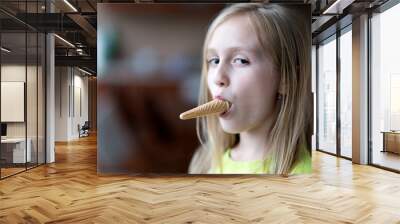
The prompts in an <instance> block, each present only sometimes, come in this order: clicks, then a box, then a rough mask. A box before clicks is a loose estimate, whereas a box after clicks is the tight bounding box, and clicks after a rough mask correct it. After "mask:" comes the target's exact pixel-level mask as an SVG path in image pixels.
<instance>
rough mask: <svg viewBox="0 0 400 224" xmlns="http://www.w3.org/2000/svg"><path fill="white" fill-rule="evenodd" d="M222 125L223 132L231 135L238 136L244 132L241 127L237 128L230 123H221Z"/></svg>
mask: <svg viewBox="0 0 400 224" xmlns="http://www.w3.org/2000/svg"><path fill="white" fill-rule="evenodd" d="M220 125H221V128H222V130H224V132H226V133H229V134H238V133H240V132H241V131H242V130H241V129H240V128H239V127H237V126H236V125H234V124H233V123H232V122H230V121H220Z"/></svg>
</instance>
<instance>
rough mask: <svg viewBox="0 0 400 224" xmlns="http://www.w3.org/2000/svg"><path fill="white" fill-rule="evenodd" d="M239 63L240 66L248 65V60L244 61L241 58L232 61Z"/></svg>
mask: <svg viewBox="0 0 400 224" xmlns="http://www.w3.org/2000/svg"><path fill="white" fill-rule="evenodd" d="M237 62H238V63H240V64H243V65H247V64H249V61H248V60H246V59H243V58H235V59H233V63H237Z"/></svg>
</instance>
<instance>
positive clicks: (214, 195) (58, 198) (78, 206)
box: [0, 136, 400, 224]
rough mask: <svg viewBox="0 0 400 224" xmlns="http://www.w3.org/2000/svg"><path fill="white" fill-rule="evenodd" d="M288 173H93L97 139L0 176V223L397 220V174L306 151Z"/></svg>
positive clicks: (399, 199) (61, 147)
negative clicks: (303, 170) (300, 167)
mask: <svg viewBox="0 0 400 224" xmlns="http://www.w3.org/2000/svg"><path fill="white" fill-rule="evenodd" d="M313 167H314V172H313V174H311V175H299V176H291V177H289V178H284V177H273V176H234V175H231V176H189V177H182V176H163V177H157V176H148V177H144V176H141V177H138V176H127V175H125V176H98V175H97V173H96V138H95V137H93V136H92V137H89V138H83V139H82V140H79V141H75V142H69V143H68V144H57V146H56V163H54V164H49V165H45V166H41V167H38V168H35V169H32V170H29V171H27V172H25V173H21V174H18V175H16V176H13V177H9V178H7V179H5V180H2V181H0V223H250V222H251V223H374V224H375V223H385V224H386V223H400V175H399V174H396V173H392V172H388V171H384V170H381V169H378V168H375V167H370V166H361V165H353V164H352V163H351V162H350V161H348V160H344V159H339V158H336V157H333V156H330V155H327V154H324V153H321V152H314V153H313Z"/></svg>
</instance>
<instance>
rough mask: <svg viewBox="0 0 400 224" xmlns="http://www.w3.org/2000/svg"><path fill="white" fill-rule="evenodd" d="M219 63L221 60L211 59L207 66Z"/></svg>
mask: <svg viewBox="0 0 400 224" xmlns="http://www.w3.org/2000/svg"><path fill="white" fill-rule="evenodd" d="M218 63H219V58H211V59H210V60H208V61H207V64H214V65H216V64H218Z"/></svg>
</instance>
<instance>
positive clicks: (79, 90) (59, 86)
mask: <svg viewBox="0 0 400 224" xmlns="http://www.w3.org/2000/svg"><path fill="white" fill-rule="evenodd" d="M55 73H56V84H55V89H56V91H55V123H56V131H55V140H56V141H70V140H73V139H77V138H79V133H78V124H80V125H81V126H82V125H83V124H84V123H85V121H87V120H88V104H89V103H88V77H87V76H84V73H82V72H80V71H79V70H78V69H76V68H72V67H56V72H55ZM80 106H81V107H82V108H81V110H82V111H80V108H79V107H80Z"/></svg>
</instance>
